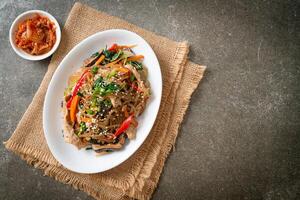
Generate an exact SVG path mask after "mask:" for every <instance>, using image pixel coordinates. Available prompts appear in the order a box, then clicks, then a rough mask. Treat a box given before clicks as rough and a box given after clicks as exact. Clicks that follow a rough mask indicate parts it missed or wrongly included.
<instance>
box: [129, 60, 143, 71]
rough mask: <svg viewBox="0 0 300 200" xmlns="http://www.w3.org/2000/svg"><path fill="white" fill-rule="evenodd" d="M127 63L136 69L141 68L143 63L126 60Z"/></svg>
mask: <svg viewBox="0 0 300 200" xmlns="http://www.w3.org/2000/svg"><path fill="white" fill-rule="evenodd" d="M128 64H130V65H132V66H133V67H134V68H135V69H136V70H143V64H142V63H140V62H138V61H128Z"/></svg>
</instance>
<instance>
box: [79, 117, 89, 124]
mask: <svg viewBox="0 0 300 200" xmlns="http://www.w3.org/2000/svg"><path fill="white" fill-rule="evenodd" d="M81 121H83V122H85V123H87V122H92V119H91V118H88V117H82V118H81Z"/></svg>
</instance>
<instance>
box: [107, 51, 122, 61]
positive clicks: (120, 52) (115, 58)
mask: <svg viewBox="0 0 300 200" xmlns="http://www.w3.org/2000/svg"><path fill="white" fill-rule="evenodd" d="M122 54H123V51H121V50H119V51H118V52H117V53H115V54H114V55H113V57H112V58H111V60H110V61H115V60H117V59H118V58H119V56H120V55H122Z"/></svg>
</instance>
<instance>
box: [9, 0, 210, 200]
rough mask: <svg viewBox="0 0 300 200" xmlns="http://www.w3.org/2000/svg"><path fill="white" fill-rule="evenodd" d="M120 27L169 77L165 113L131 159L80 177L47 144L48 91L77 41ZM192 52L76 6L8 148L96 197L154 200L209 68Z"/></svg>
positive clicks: (184, 45)
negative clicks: (191, 57) (141, 41)
mask: <svg viewBox="0 0 300 200" xmlns="http://www.w3.org/2000/svg"><path fill="white" fill-rule="evenodd" d="M114 28H118V29H127V30H130V31H133V32H136V33H137V34H139V35H141V36H142V37H143V38H144V39H145V40H146V41H147V42H148V43H149V44H150V45H151V46H152V48H153V50H154V51H155V53H156V55H157V57H158V60H159V63H160V66H161V70H162V76H163V95H162V101H161V106H160V111H159V114H158V116H157V119H156V122H155V124H154V126H153V128H152V130H151V133H150V134H149V136H148V138H147V139H146V141H145V142H144V144H143V145H142V146H141V147H140V148H139V149H138V151H137V152H136V153H135V154H134V155H132V156H131V157H130V158H129V159H128V160H127V161H125V162H124V163H122V164H121V165H119V166H118V167H115V168H113V169H111V170H109V171H106V172H102V173H98V174H79V173H74V172H71V171H69V170H67V169H65V168H64V167H63V166H62V165H61V164H60V163H58V162H57V161H56V160H55V159H54V157H53V156H52V154H51V152H50V150H49V149H48V146H47V144H46V141H45V138H44V134H43V127H42V112H43V102H44V97H45V93H46V91H47V86H48V84H49V81H50V79H51V77H52V75H53V73H54V71H55V69H56V68H57V66H58V64H59V63H60V61H61V60H62V58H63V57H64V56H65V55H66V54H67V53H68V52H69V51H70V50H71V49H72V48H73V47H74V46H75V45H76V44H77V43H79V42H80V41H82V40H83V39H84V38H86V37H88V36H90V35H92V34H94V33H96V32H98V31H103V30H107V29H114ZM187 54H188V45H187V43H185V42H183V43H180V42H174V41H172V40H169V39H167V38H165V37H161V36H157V35H155V34H154V33H151V32H149V31H146V30H144V29H142V28H139V27H137V26H135V25H132V24H129V23H128V22H126V21H123V20H121V19H119V18H116V17H112V16H109V15H107V14H105V13H101V12H98V11H96V10H94V9H92V8H90V7H87V6H84V5H82V4H80V3H76V4H75V5H74V7H73V8H72V10H71V12H70V14H69V17H68V19H67V21H66V24H65V26H64V28H63V30H62V40H61V44H60V47H59V49H58V50H57V52H56V53H55V55H54V56H53V57H52V60H51V62H50V65H49V66H48V71H47V73H46V75H45V77H44V79H43V81H42V83H41V86H40V87H39V89H38V91H37V93H36V94H35V96H34V98H33V101H32V103H31V104H30V106H29V107H28V109H27V111H26V112H25V114H24V116H23V118H22V119H21V121H20V123H19V124H18V126H17V128H16V130H15V132H14V133H13V135H12V136H11V138H10V139H9V140H8V141H7V142H6V143H5V146H6V148H7V149H9V150H11V151H13V152H15V153H16V154H18V155H19V156H21V157H22V158H23V159H24V160H26V161H27V162H28V163H30V164H31V165H33V166H34V167H36V168H40V169H42V170H43V171H44V173H45V174H46V175H48V176H51V177H53V178H55V179H56V180H58V181H60V182H63V183H66V184H70V185H72V186H73V187H74V188H77V189H79V190H83V191H85V192H86V193H88V194H89V195H91V196H93V197H94V198H96V199H130V198H137V199H149V198H150V197H151V195H152V193H153V191H154V189H155V187H156V186H157V184H158V180H159V176H160V174H161V172H162V169H163V166H164V162H165V160H166V158H167V156H168V154H169V152H170V150H171V148H172V146H173V145H174V143H175V140H176V137H177V134H178V128H179V126H180V123H181V122H182V120H183V116H184V113H185V111H186V109H187V107H188V104H189V100H190V97H191V95H192V93H193V91H194V90H195V89H196V88H197V86H198V84H199V82H200V80H201V78H202V76H203V73H204V70H205V67H203V66H199V65H196V64H194V63H192V62H189V61H187ZM148 67H151V66H148ZM152 89H155V88H152ZM62 139H63V138H62Z"/></svg>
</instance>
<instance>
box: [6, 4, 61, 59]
mask: <svg viewBox="0 0 300 200" xmlns="http://www.w3.org/2000/svg"><path fill="white" fill-rule="evenodd" d="M35 13H37V14H40V15H42V16H46V17H48V18H49V19H50V21H52V22H53V23H54V24H55V27H56V30H55V35H56V42H55V44H54V46H53V47H52V49H51V50H50V51H48V52H47V53H45V54H42V55H30V54H28V53H27V52H25V51H23V50H22V49H20V48H18V47H17V46H16V45H15V39H14V35H15V33H14V30H16V26H18V24H19V23H20V22H21V21H23V20H25V19H22V18H26V17H27V16H28V18H29V16H32V14H35ZM9 41H10V45H11V47H12V48H13V50H14V51H15V53H16V54H17V55H18V56H20V57H22V58H24V59H26V60H32V61H37V60H43V59H45V58H48V57H49V56H51V55H52V54H53V53H54V52H55V51H56V50H57V48H58V46H59V44H60V41H61V29H60V26H59V23H58V22H57V20H56V19H55V17H53V15H51V14H50V13H48V12H46V11H43V10H28V11H25V12H23V13H21V14H20V15H18V16H17V17H16V18H15V20H14V21H13V23H12V25H11V26H10V29H9Z"/></svg>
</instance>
